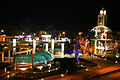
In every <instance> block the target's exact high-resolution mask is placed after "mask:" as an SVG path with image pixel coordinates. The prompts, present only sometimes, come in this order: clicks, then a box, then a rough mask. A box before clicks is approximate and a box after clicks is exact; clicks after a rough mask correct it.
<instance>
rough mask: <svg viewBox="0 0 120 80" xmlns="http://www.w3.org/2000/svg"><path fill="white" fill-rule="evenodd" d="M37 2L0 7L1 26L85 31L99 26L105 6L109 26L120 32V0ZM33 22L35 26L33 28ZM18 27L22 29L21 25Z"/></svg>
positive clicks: (7, 4)
mask: <svg viewBox="0 0 120 80" xmlns="http://www.w3.org/2000/svg"><path fill="white" fill-rule="evenodd" d="M58 3H59V2H58ZM58 3H57V4H58ZM14 4H15V5H14ZM33 4H34V3H33ZM33 4H32V2H31V3H30V4H29V2H27V3H24V4H22V2H21V3H19V2H17V4H16V3H12V2H10V1H9V2H6V5H5V7H4V6H2V7H0V25H2V26H3V25H10V24H12V25H24V24H27V25H26V27H28V28H33V31H34V29H35V26H36V25H37V26H36V27H39V25H42V26H47V25H53V26H55V28H58V29H63V30H66V31H68V32H69V31H71V32H79V31H84V32H85V31H87V30H88V29H92V28H93V27H95V26H96V25H97V15H98V14H99V11H100V9H102V8H103V7H104V8H105V9H106V10H107V15H108V22H107V26H108V27H109V28H111V29H112V30H117V31H120V22H119V21H120V20H119V19H120V7H119V2H115V1H112V0H109V1H106V0H95V1H91V0H89V1H87V0H86V1H82V0H81V1H80V2H79V3H77V4H69V3H68V4H64V6H62V4H58V5H57V4H56V5H53V4H49V5H48V4H45V3H44V4H45V5H44V4H42V3H38V4H34V5H33ZM36 5H37V6H36ZM39 5H40V6H39ZM50 5H52V7H51V6H50ZM74 5H75V6H74ZM29 23H30V24H32V25H33V26H34V27H33V26H32V27H29V25H30V24H29ZM34 24H35V25H34ZM14 27H16V28H19V27H20V26H14ZM37 29H38V28H37Z"/></svg>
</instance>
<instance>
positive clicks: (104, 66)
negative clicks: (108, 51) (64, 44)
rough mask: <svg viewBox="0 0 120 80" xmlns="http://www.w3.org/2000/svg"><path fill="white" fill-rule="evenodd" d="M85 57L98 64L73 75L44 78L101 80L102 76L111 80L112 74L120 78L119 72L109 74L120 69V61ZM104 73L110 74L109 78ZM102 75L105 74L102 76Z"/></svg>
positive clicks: (55, 79)
mask: <svg viewBox="0 0 120 80" xmlns="http://www.w3.org/2000/svg"><path fill="white" fill-rule="evenodd" d="M83 58H84V59H87V60H89V61H92V62H94V63H97V64H98V66H96V67H93V68H89V67H88V71H86V70H80V71H78V72H76V73H74V74H72V75H67V74H64V76H61V75H56V76H51V77H47V78H44V80H83V79H85V78H86V80H89V79H91V80H94V79H95V80H97V79H99V78H100V79H99V80H101V78H102V80H109V77H111V76H112V78H115V80H116V78H118V79H119V78H120V77H119V75H118V74H117V73H119V72H113V73H110V74H107V73H109V72H112V71H115V70H119V69H120V67H119V66H120V64H119V63H115V62H113V61H110V60H106V59H102V58H98V57H96V56H94V57H93V59H92V58H91V57H83ZM104 74H107V75H108V76H105V77H107V78H104ZM112 74H113V75H112ZM119 74H120V73H119ZM101 75H103V76H101ZM87 78H88V79H87ZM39 80H40V79H39Z"/></svg>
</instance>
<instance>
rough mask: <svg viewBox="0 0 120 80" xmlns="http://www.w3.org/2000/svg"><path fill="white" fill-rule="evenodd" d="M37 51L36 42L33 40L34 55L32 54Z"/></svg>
mask: <svg viewBox="0 0 120 80" xmlns="http://www.w3.org/2000/svg"><path fill="white" fill-rule="evenodd" d="M35 50H36V40H35V39H33V53H32V54H35Z"/></svg>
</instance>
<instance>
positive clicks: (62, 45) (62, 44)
mask: <svg viewBox="0 0 120 80" xmlns="http://www.w3.org/2000/svg"><path fill="white" fill-rule="evenodd" d="M61 48H62V57H64V43H61Z"/></svg>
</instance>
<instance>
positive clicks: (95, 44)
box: [95, 40, 97, 54]
mask: <svg viewBox="0 0 120 80" xmlns="http://www.w3.org/2000/svg"><path fill="white" fill-rule="evenodd" d="M96 48H97V40H95V54H96Z"/></svg>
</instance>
